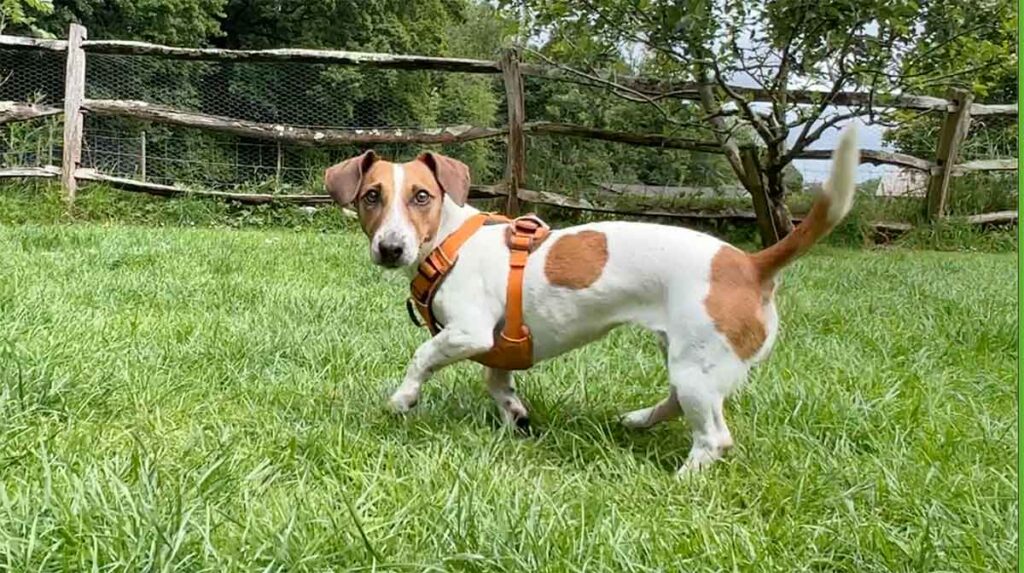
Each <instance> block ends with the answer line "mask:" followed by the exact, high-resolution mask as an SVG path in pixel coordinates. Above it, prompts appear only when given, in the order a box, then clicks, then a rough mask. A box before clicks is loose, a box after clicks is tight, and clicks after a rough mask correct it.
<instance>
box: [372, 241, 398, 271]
mask: <svg viewBox="0 0 1024 573" xmlns="http://www.w3.org/2000/svg"><path fill="white" fill-rule="evenodd" d="M378 250H379V251H380V262H381V263H382V264H384V265H388V266H391V265H394V264H395V263H397V262H398V261H399V259H401V258H402V250H403V249H402V244H401V243H381V244H380V247H379V248H378Z"/></svg>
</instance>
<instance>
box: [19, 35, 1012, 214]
mask: <svg viewBox="0 0 1024 573" xmlns="http://www.w3.org/2000/svg"><path fill="white" fill-rule="evenodd" d="M0 48H5V49H26V50H50V51H56V52H64V53H66V62H67V63H66V72H65V93H64V106H63V109H60V108H56V107H52V106H46V105H32V104H29V103H25V102H11V101H8V102H0V124H5V123H9V122H16V121H25V120H29V119H33V118H39V117H45V116H51V115H57V114H63V116H64V135H63V158H62V163H61V166H60V167H59V168H56V167H54V166H46V167H39V168H12V169H0V177H51V178H56V177H59V178H60V181H61V184H62V186H63V188H64V190H65V192H66V193H67V199H68V201H69V202H73V201H74V199H75V194H76V190H77V187H78V182H79V181H102V182H106V183H109V184H112V185H115V186H118V187H121V188H123V189H126V190H133V191H142V192H146V193H152V194H157V195H164V196H172V195H185V194H189V195H208V196H214V197H221V198H226V199H230V200H234V201H239V202H242V203H250V204H258V203H269V202H281V203H292V204H319V203H328V202H329V201H330V199H329V198H328V196H326V195H284V194H244V193H225V192H215V191H198V190H189V189H186V188H183V187H180V186H177V185H161V184H157V183H152V182H148V181H142V180H136V179H130V178H122V177H115V176H112V175H109V174H104V173H99V172H97V171H96V170H93V169H85V168H82V167H81V166H80V164H81V154H82V137H83V115H84V114H95V115H104V116H120V117H129V118H134V119H138V120H144V121H149V122H155V123H160V124H166V125H171V126H180V127H189V128H198V129H203V130H209V131H214V132H221V133H226V134H232V135H236V136H242V137H247V138H256V139H263V140H271V141H277V142H286V143H292V144H300V145H339V144H357V145H367V146H369V145H374V144H382V143H420V144H438V143H458V142H467V141H473V140H480V139H491V138H505V139H506V140H507V158H506V166H505V177H504V180H503V181H501V182H499V183H498V184H495V185H476V186H474V187H473V196H474V197H478V198H480V197H505V198H506V201H507V203H506V210H507V211H508V213H510V214H516V213H518V212H519V208H520V207H519V202H520V201H526V202H530V203H537V204H546V205H553V206H557V207H562V208H568V209H579V210H588V211H596V212H607V213H619V214H625V215H639V216H655V217H671V218H676V219H680V220H703V219H711V218H714V219H723V218H726V219H728V218H732V219H755V218H757V217H756V216H755V215H754V214H753V213H729V214H702V213H678V212H670V211H659V210H640V211H637V210H621V209H617V208H614V207H610V206H605V205H601V204H597V203H595V202H591V201H587V200H583V199H574V198H571V197H568V196H564V195H558V194H554V193H548V192H543V191H531V190H529V189H525V188H523V184H524V182H525V181H526V135H527V134H531V135H542V136H549V137H578V138H586V139H594V140H602V141H610V142H618V143H623V144H629V145H637V146H647V147H655V148H666V149H678V150H690V151H698V152H704V153H719V154H721V153H724V151H723V148H722V145H721V144H720V143H718V142H707V141H698V140H694V139H687V138H681V137H671V136H665V135H660V134H651V133H631V132H624V131H613V130H606V129H596V128H590V127H583V126H578V125H570V124H562V123H552V122H536V121H534V122H530V121H527V118H526V117H525V102H524V97H525V96H524V89H523V77H524V76H530V77H537V78H544V79H550V80H557V81H569V82H575V83H587V81H588V80H586V79H581V77H580V76H578V75H575V74H571V73H569V72H567V71H566V70H564V69H562V68H558V67H553V66H549V65H538V64H528V63H525V62H522V61H521V59H520V54H519V53H518V52H517V51H515V50H509V51H506V52H505V54H504V55H503V57H502V58H501V60H500V61H486V60H474V59H457V58H436V57H425V56H403V55H393V54H374V53H359V52H345V51H335V50H307V49H274V50H222V49H213V48H176V47H169V46H160V45H155V44H148V43H144V42H131V41H119V40H89V39H88V38H87V33H86V30H85V28H84V27H82V26H79V25H77V24H72V25H71V27H70V29H69V33H68V39H67V40H48V39H36V38H26V37H18V36H6V35H0ZM89 54H118V55H148V56H159V57H162V58H168V59H179V60H200V61H221V62H223V61H231V62H282V61H285V62H299V63H316V64H333V65H343V66H356V67H362V68H385V69H402V70H433V71H450V72H462V73H472V74H492V75H496V76H500V77H501V78H502V81H503V82H504V87H505V94H506V96H507V97H506V99H507V104H508V110H507V117H508V123H507V125H506V126H504V127H489V126H471V125H465V126H455V127H445V128H438V129H411V130H410V129H372V130H356V129H314V128H307V127H297V126H289V125H280V124H268V123H259V122H253V121H246V120H242V119H237V118H230V117H222V116H215V115H209V114H203V113H195V112H190V111H183V110H180V109H172V108H169V107H164V106H158V105H153V104H150V103H147V102H141V101H129V100H96V99H87V98H86V97H85V67H86V62H87V56H88V55H89ZM615 82H616V83H617V84H619V85H626V86H628V87H629V88H630V89H632V90H635V91H637V92H638V93H644V94H650V95H653V96H659V97H663V96H665V94H670V95H671V97H673V98H678V99H683V100H698V99H699V98H700V94H699V93H698V86H697V85H696V84H686V83H668V82H659V81H657V80H651V79H644V78H622V77H618V78H616V79H615ZM733 89H734V90H735V91H737V92H740V93H742V94H743V95H744V96H745V97H747V98H749V100H751V101H770V94H767V93H764V92H762V91H758V90H751V89H746V88H741V87H738V86H737V87H734V88H733ZM823 95H824V94H822V93H819V92H814V91H808V90H792V91H790V92H788V98H789V100H790V101H792V102H802V103H819V102H820V101H822V100H821V98H822V97H823ZM830 97H831V101H832V102H833V104H834V105H857V104H863V103H865V102H867V101H868V98H869V97H873V96H869V94H864V93H858V92H849V93H838V94H832V95H831V96H830ZM874 105H875V106H884V107H890V108H899V109H909V110H916V111H920V112H928V113H940V114H944V115H945V121H944V123H943V127H942V131H941V135H940V140H939V142H938V146H937V150H936V155H935V158H934V159H923V158H919V157H914V156H911V155H906V154H901V153H894V152H890V151H883V150H877V149H864V150H862V152H861V162H862V163H870V164H876V165H879V164H887V165H895V166H898V167H901V168H906V169H912V170H918V171H922V172H924V173H927V174H928V177H929V183H928V190H927V196H926V200H925V203H926V212H927V214H928V217H929V218H930V219H935V218H939V217H942V216H943V215H944V213H945V209H946V204H947V201H948V190H949V183H950V179H951V178H952V177H956V176H959V175H962V174H964V173H967V172H976V171H1010V170H1016V169H1017V160H1016V159H992V160H982V161H968V162H964V163H958V156H959V149H960V147H961V145H962V143H963V141H964V139H965V137H966V135H967V131H968V127H969V125H970V121H971V118H972V117H980V116H993V115H996V116H1013V117H1016V115H1017V105H1016V104H1009V105H984V104H977V103H974V102H973V98H972V96H971V94H970V93H967V92H964V91H959V90H954V91H951V92H950V94H949V98H948V99H942V98H935V97H926V96H915V95H898V96H889V97H881V98H877V97H876V98H875V100H874ZM830 155H831V151H830V150H805V151H803V152H801V153H799V154H797V156H796V157H797V158H801V159H822V160H827V159H829V157H830ZM747 188H748V191H750V192H751V194H752V196H753V197H754V203H755V206H756V205H757V202H758V201H757V199H758V196H757V193H758V190H757V189H752V188H750V186H749V185H748V186H747ZM762 193H763V191H762ZM1016 218H1017V213H1016V212H1006V213H999V214H985V215H979V216H976V217H974V219H977V220H978V221H982V222H993V221H997V222H998V221H1005V222H1013V221H1016ZM763 222H764V221H762V223H763ZM882 226H883V227H884V226H888V227H892V228H898V229H904V228H905V227H906V226H901V225H898V224H897V225H892V224H889V225H885V224H883V225H882Z"/></svg>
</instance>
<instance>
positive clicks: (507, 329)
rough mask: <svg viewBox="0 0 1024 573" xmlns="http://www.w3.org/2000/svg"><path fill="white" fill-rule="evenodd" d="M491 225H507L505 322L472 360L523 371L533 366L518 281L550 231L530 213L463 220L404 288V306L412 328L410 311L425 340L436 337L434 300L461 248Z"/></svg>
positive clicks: (521, 284)
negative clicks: (407, 290) (407, 289)
mask: <svg viewBox="0 0 1024 573" xmlns="http://www.w3.org/2000/svg"><path fill="white" fill-rule="evenodd" d="M492 224H509V225H508V229H507V231H506V234H505V242H506V244H507V246H508V249H509V270H508V287H507V290H506V301H505V320H504V326H503V327H502V329H501V331H500V332H498V331H497V330H496V331H495V333H494V334H495V336H494V338H495V340H494V346H493V347H492V348H491V349H490V350H489V351H488V352H486V353H484V354H482V355H480V356H477V357H474V358H473V360H475V361H477V362H480V363H481V364H484V365H486V366H490V367H493V368H501V369H503V370H522V369H525V368H529V367H530V366H531V365H532V362H533V341H532V339H531V336H530V329H529V327H528V326H527V325H526V324H525V323H524V320H523V276H524V273H525V271H526V261H527V259H528V257H529V255H530V253H531V252H533V251H534V250H535V249H536V248H537V247H538V246H540V244H541V243H542V242H543V241H544V239H545V238H547V235H548V233H549V231H550V229H549V228H548V226H547V225H546V224H544V222H543V221H541V220H540V219H538V218H537V217H536V216H534V215H532V214H531V215H526V216H523V217H520V218H518V219H515V220H510V219H508V218H507V217H503V216H501V215H494V214H489V213H480V214H477V215H474V216H472V217H470V218H469V219H467V220H466V222H465V223H463V224H462V226H461V227H459V228H458V229H456V231H455V232H454V233H452V234H451V235H449V236H448V237H447V238H446V239H445V240H444V241H443V242H442V243H441V244H440V245H439V246H438V247H437V248H435V249H434V250H433V251H432V252H431V253H430V254H429V255H427V257H426V258H425V259H424V260H423V262H422V263H420V266H419V268H418V269H417V272H416V276H415V277H413V279H412V283H411V284H410V288H411V291H412V296H411V297H410V298H409V301H407V303H406V307H407V309H408V311H409V316H410V318H411V319H412V321H413V323H414V324H416V325H417V326H420V324H419V322H418V321H417V320H416V319H415V313H414V312H413V309H414V308H415V310H416V311H418V312H419V314H420V315H421V316H422V317H423V321H424V323H426V326H427V328H428V329H429V330H430V333H431V335H437V333H438V332H440V331H441V329H442V328H443V325H441V324H439V323H438V322H437V320H436V319H435V318H434V314H433V309H432V308H431V302H432V301H433V299H434V295H435V294H437V290H438V288H440V286H441V283H442V282H443V281H444V278H445V277H446V276H447V275H448V273H449V272H450V271H451V270H452V268H453V267H454V266H455V263H456V261H457V260H458V254H459V249H460V248H461V247H462V245H463V244H465V242H466V241H467V240H469V238H470V237H472V236H473V234H474V233H476V232H477V231H478V230H480V228H481V227H483V226H484V225H492Z"/></svg>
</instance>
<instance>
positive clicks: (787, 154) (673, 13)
mask: <svg viewBox="0 0 1024 573" xmlns="http://www.w3.org/2000/svg"><path fill="white" fill-rule="evenodd" d="M514 5H515V6H516V7H517V8H520V9H521V8H523V7H525V8H528V9H529V10H530V12H531V13H532V14H533V16H534V20H533V22H532V25H533V27H534V29H535V30H536V31H543V32H544V33H547V34H551V35H557V36H560V37H568V38H585V39H586V40H585V41H587V42H591V43H594V42H597V43H602V44H604V45H607V46H614V47H615V48H617V49H619V50H622V49H623V48H626V47H634V46H639V47H641V48H642V49H643V51H644V56H645V57H646V62H645V63H644V67H645V68H646V69H647V70H648V71H654V72H656V73H657V75H658V76H660V77H661V78H664V79H665V80H666V81H665V82H662V84H663V85H661V86H651V87H650V88H651V89H648V88H645V87H644V86H639V87H637V86H636V85H633V86H620V87H626V88H630V89H628V90H627V89H622V90H621V91H622V92H623V93H631V94H632V95H633V96H636V95H641V96H642V95H644V94H643V93H639V92H646V93H647V95H648V96H649V102H650V103H651V104H652V105H655V104H657V103H658V102H659V101H660V99H661V98H664V97H665V92H666V91H667V92H671V91H673V90H687V91H688V93H693V92H697V93H698V94H699V100H700V105H701V109H702V111H703V114H704V118H705V121H706V123H707V124H708V125H709V126H710V128H711V132H712V134H713V135H714V137H715V138H716V139H717V140H718V141H719V143H720V144H721V147H722V149H723V151H724V153H725V155H726V158H727V159H728V161H729V164H730V166H731V168H732V170H733V171H734V172H735V173H736V175H737V176H738V177H739V179H740V181H742V182H744V184H745V185H746V186H747V187H748V189H751V188H753V187H755V186H760V187H762V188H764V189H766V190H767V194H768V199H769V204H770V218H771V221H772V224H773V226H774V228H775V230H776V232H777V234H778V235H779V236H781V235H784V234H786V233H788V232H789V231H790V230H791V228H792V226H791V223H790V216H789V213H788V211H787V209H786V207H785V203H784V202H783V200H784V197H785V185H784V179H783V171H784V170H785V169H786V167H787V166H788V165H790V164H791V163H792V161H793V160H794V159H795V158H796V157H798V156H799V155H800V154H801V152H803V151H804V150H806V149H807V148H808V147H809V146H810V145H811V144H813V143H814V142H815V141H817V140H818V139H820V137H821V136H822V135H823V134H824V133H825V132H826V131H827V130H829V129H833V128H835V127H837V126H839V125H841V124H842V123H844V122H846V121H848V120H850V119H852V118H856V117H864V118H866V119H867V120H868V121H890V120H892V119H893V116H892V114H891V113H890V112H889V110H887V109H886V108H885V107H884V103H885V99H886V96H885V95H884V94H890V93H894V92H897V91H908V90H909V89H910V88H912V87H914V86H917V85H921V84H922V83H927V82H938V81H941V80H942V77H941V76H946V77H953V76H956V75H958V74H962V73H964V72H966V71H968V70H967V69H966V67H965V66H963V65H962V63H961V62H956V61H955V60H954V61H953V62H954V63H951V65H950V67H951V68H953V69H950V70H944V71H942V72H940V71H938V70H934V71H931V70H927V71H920V72H918V71H913V70H910V69H908V68H907V66H906V65H905V62H906V61H907V60H908V58H910V57H911V56H912V54H913V53H914V50H915V49H917V48H918V46H919V45H920V44H921V42H922V39H923V36H922V30H923V29H924V30H927V29H928V26H927V20H928V18H937V17H939V16H940V14H939V13H938V11H927V10H926V11H922V10H921V9H920V6H919V3H918V2H916V1H912V0H884V1H883V0H841V1H831V2H820V1H817V0H772V1H769V2H763V3H762V2H753V1H747V0H728V1H725V2H714V1H711V0H685V1H678V0H522V1H520V2H514ZM989 25H991V26H1001V25H1003V24H1002V23H1000V22H990V23H989ZM955 35H956V32H953V33H950V34H947V37H945V38H942V37H940V36H939V35H933V38H934V42H932V43H931V44H930V49H931V50H932V52H931V54H932V57H936V58H938V57H944V56H945V55H947V54H946V51H947V50H948V49H949V46H950V45H951V38H952V37H953V36H955ZM741 86H742V87H741ZM654 88H658V89H654ZM794 88H813V89H814V90H815V94H814V95H813V96H809V97H807V98H803V99H802V101H797V99H796V98H793V97H791V94H790V90H791V89H794ZM851 91H858V92H864V93H867V94H868V96H867V97H866V98H863V99H860V100H858V101H849V100H848V99H846V100H844V99H843V96H844V92H851ZM839 104H843V105H839ZM793 132H795V133H796V137H795V138H792V136H791V133H793ZM744 137H746V138H749V139H750V140H752V141H753V142H754V143H756V145H757V146H758V147H759V148H760V150H761V154H760V156H759V158H758V162H759V165H758V168H757V169H754V170H750V169H748V168H746V167H744V163H743V161H742V159H741V157H740V150H739V145H738V141H740V140H741V139H742V138H744ZM787 139H788V141H787ZM758 184H759V185H758ZM766 239H768V240H770V238H768V237H766Z"/></svg>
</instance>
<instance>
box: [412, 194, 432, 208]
mask: <svg viewBox="0 0 1024 573" xmlns="http://www.w3.org/2000/svg"><path fill="white" fill-rule="evenodd" d="M412 201H413V203H416V204H417V205H426V204H427V203H430V193H427V192H426V191H420V192H419V193H416V194H415V195H413V197H412Z"/></svg>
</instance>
